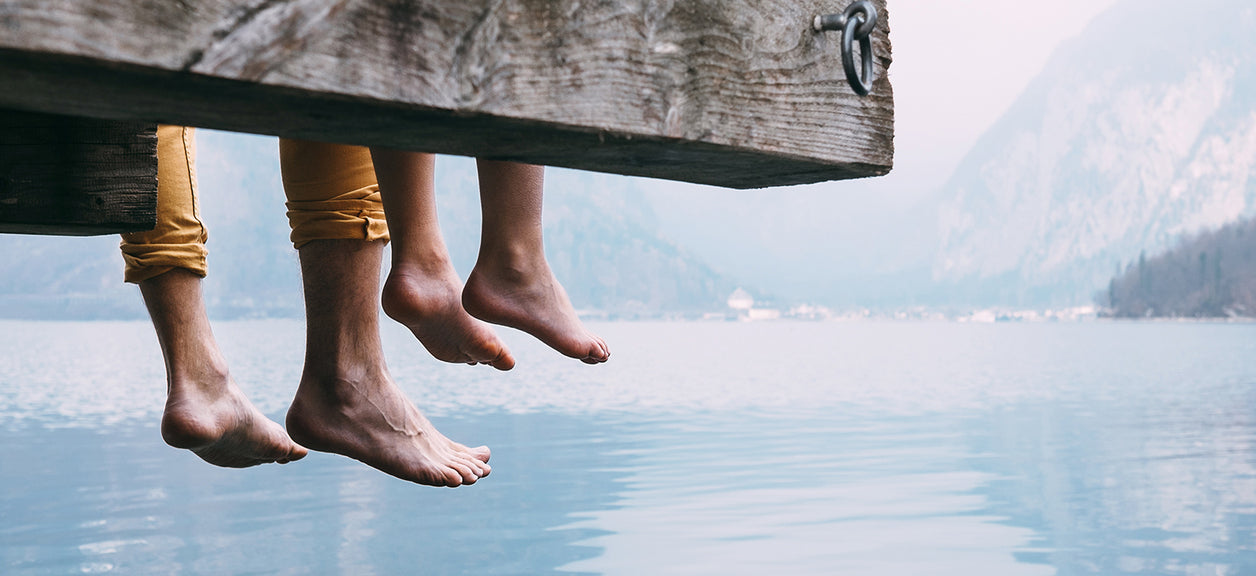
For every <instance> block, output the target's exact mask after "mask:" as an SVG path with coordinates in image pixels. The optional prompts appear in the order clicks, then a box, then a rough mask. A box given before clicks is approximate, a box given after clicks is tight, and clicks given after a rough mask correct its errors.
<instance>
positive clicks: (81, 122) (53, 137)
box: [0, 110, 157, 236]
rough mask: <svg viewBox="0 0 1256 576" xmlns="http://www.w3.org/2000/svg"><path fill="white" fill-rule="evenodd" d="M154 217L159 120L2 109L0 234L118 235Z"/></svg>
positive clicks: (148, 226)
mask: <svg viewBox="0 0 1256 576" xmlns="http://www.w3.org/2000/svg"><path fill="white" fill-rule="evenodd" d="M156 222H157V126H156V124H151V125H150V124H144V123H138V122H133V121H113V120H95V119H87V118H74V117H66V116H56V115H49V114H35V113H29V112H14V111H8V110H0V232H6V233H22V234H59V235H72V236H83V235H92V234H116V233H119V232H133V231H137V230H151V229H152V228H153V226H154V225H155V224H156Z"/></svg>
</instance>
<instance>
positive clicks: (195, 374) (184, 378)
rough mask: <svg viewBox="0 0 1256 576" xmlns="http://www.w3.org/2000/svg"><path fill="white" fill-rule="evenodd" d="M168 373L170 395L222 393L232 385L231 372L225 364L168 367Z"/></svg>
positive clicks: (208, 363)
mask: <svg viewBox="0 0 1256 576" xmlns="http://www.w3.org/2000/svg"><path fill="white" fill-rule="evenodd" d="M167 371H168V372H167V382H166V384H167V386H168V388H167V392H168V393H179V392H190V391H196V392H201V393H221V392H224V391H225V390H226V389H227V388H228V387H229V386H230V385H231V372H230V370H228V369H227V365H226V363H225V362H212V361H211V362H207V363H195V364H192V365H190V366H187V365H182V366H178V367H168V368H167Z"/></svg>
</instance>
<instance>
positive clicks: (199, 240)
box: [121, 125, 209, 283]
mask: <svg viewBox="0 0 1256 576" xmlns="http://www.w3.org/2000/svg"><path fill="white" fill-rule="evenodd" d="M208 239H209V234H208V232H207V231H206V230H205V225H204V223H203V222H202V221H201V213H200V206H199V204H198V201H197V190H196V142H195V135H194V130H193V129H192V128H187V127H184V126H169V125H161V126H158V127H157V227H156V228H154V229H153V230H150V231H147V232H134V233H130V234H123V235H122V246H121V248H122V258H123V260H124V261H125V262H126V270H125V280H126V281H127V282H133V283H139V282H143V281H144V280H148V279H149V278H153V277H155V276H159V275H161V274H164V273H166V272H169V271H170V270H172V269H174V268H183V269H186V270H188V271H190V272H193V273H195V274H198V275H200V276H205V273H206V271H207V268H206V264H205V256H206V254H207V253H208V252H207V251H206V249H205V242H206V241H207V240H208Z"/></svg>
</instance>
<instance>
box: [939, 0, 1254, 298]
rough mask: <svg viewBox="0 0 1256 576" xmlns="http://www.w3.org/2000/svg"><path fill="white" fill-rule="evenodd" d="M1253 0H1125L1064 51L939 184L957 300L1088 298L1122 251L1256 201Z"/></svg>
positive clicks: (943, 257)
mask: <svg viewBox="0 0 1256 576" xmlns="http://www.w3.org/2000/svg"><path fill="white" fill-rule="evenodd" d="M1254 177H1256V6H1253V5H1251V4H1250V3H1247V2H1243V1H1240V0H1205V1H1202V2H1193V3H1190V4H1182V3H1178V2H1168V1H1165V0H1125V1H1123V2H1120V3H1118V4H1116V5H1114V6H1113V7H1112V8H1111V9H1110V10H1109V11H1107V12H1106V13H1104V14H1103V15H1101V16H1100V17H1098V18H1097V19H1096V20H1095V21H1094V22H1092V23H1091V24H1090V26H1089V27H1088V28H1087V29H1086V31H1085V32H1084V33H1083V34H1082V35H1081V36H1080V37H1078V38H1075V39H1073V40H1072V41H1070V42H1067V43H1065V44H1064V45H1063V46H1061V48H1060V49H1058V50H1057V52H1056V54H1055V55H1054V56H1053V58H1052V59H1051V61H1050V63H1049V64H1048V65H1047V67H1046V69H1045V70H1044V71H1043V73H1042V74H1041V75H1040V76H1039V77H1038V78H1037V79H1036V80H1034V81H1033V82H1032V84H1031V85H1030V86H1029V87H1028V89H1027V90H1026V92H1025V93H1024V95H1023V96H1022V97H1021V98H1020V99H1019V100H1018V101H1017V102H1016V103H1015V104H1014V105H1013V106H1012V108H1011V109H1010V110H1009V111H1008V112H1007V114H1006V115H1005V116H1004V117H1003V118H1002V119H1000V120H999V121H998V122H997V123H996V125H995V126H994V127H993V128H992V129H991V130H990V131H989V132H988V133H987V134H986V135H985V136H983V137H982V138H981V140H980V141H979V142H978V143H977V145H976V146H975V147H974V149H973V150H972V151H971V152H970V153H969V154H968V156H967V157H966V158H965V160H964V161H963V162H962V163H961V164H960V166H959V167H958V169H957V170H956V172H955V174H954V176H953V177H952V178H951V180H950V181H949V182H948V183H947V185H946V186H945V187H944V189H943V192H942V200H943V206H942V209H941V210H940V213H939V216H938V221H939V232H940V250H939V254H938V257H937V259H936V261H935V264H934V278H935V280H936V281H937V282H939V283H940V284H942V285H943V286H950V287H951V290H952V291H953V293H954V294H955V295H956V297H957V298H968V299H971V300H975V301H984V302H985V303H997V304H1005V305H1042V304H1061V303H1078V302H1084V301H1088V300H1089V299H1090V298H1091V297H1092V295H1093V294H1094V292H1095V291H1096V290H1097V289H1099V288H1101V287H1104V286H1106V285H1107V282H1108V280H1109V279H1110V278H1111V277H1112V275H1113V274H1114V273H1115V272H1117V271H1119V270H1120V268H1121V266H1122V265H1123V263H1127V262H1129V261H1131V260H1132V259H1133V258H1135V257H1137V255H1138V254H1139V253H1140V252H1142V251H1144V250H1146V251H1149V252H1157V251H1161V250H1164V249H1166V248H1168V247H1169V246H1171V245H1173V243H1174V242H1176V241H1177V240H1178V239H1179V238H1180V237H1182V236H1183V235H1186V234H1191V233H1195V232H1198V231H1200V230H1203V229H1208V228H1215V227H1218V226H1221V225H1223V224H1226V223H1228V222H1231V221H1234V220H1235V219H1237V218H1240V217H1243V216H1247V215H1251V214H1253V213H1256V186H1254V185H1253V182H1252V180H1253V178H1254Z"/></svg>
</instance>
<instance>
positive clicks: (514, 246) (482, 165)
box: [462, 160, 610, 364]
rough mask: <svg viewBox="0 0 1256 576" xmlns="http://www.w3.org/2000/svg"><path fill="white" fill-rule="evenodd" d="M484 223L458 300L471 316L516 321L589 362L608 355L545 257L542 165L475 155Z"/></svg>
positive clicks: (512, 323)
mask: <svg viewBox="0 0 1256 576" xmlns="http://www.w3.org/2000/svg"><path fill="white" fill-rule="evenodd" d="M479 172H480V204H481V210H482V211H483V214H484V230H483V234H482V238H481V240H480V255H479V258H478V259H477V260H476V263H475V269H474V270H472V271H471V275H470V276H469V277H468V278H467V287H466V289H465V290H464V291H463V293H462V304H463V306H465V307H466V310H467V312H470V313H471V315H472V316H475V317H476V318H479V319H481V320H484V321H486V322H492V323H494V324H501V325H504V326H510V327H512V328H518V329H519V330H523V331H524V332H527V333H528V334H531V335H533V336H535V337H537V338H538V339H540V340H541V341H542V342H544V343H546V344H548V345H549V346H550V347H551V348H554V349H555V350H558V351H559V352H562V353H563V354H565V355H567V356H570V357H572V358H576V359H579V360H581V361H584V362H586V363H588V364H597V363H599V362H605V361H606V360H607V359H608V358H610V349H609V348H607V347H606V342H605V341H603V340H602V339H601V338H599V337H597V336H596V335H594V334H593V333H591V332H589V331H588V330H587V329H586V328H585V327H584V324H583V323H581V322H580V317H579V316H577V315H576V310H575V308H573V307H572V305H571V301H570V300H568V299H567V291H566V290H563V287H562V285H561V284H559V283H558V279H557V278H555V277H554V273H553V272H552V271H551V270H550V267H549V262H547V261H546V260H545V246H544V242H543V238H542V232H541V201H542V194H543V192H544V190H543V184H544V177H545V168H544V167H542V166H532V165H529V164H515V163H512V162H495V161H490V160H480V161H479Z"/></svg>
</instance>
